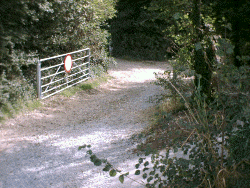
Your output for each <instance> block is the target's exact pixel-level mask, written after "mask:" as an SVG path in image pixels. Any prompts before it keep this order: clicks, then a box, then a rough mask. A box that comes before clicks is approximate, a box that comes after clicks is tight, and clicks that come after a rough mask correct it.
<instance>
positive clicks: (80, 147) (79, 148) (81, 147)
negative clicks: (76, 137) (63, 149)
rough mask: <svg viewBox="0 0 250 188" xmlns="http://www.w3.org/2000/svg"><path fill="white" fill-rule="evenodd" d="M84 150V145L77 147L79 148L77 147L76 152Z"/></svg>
mask: <svg viewBox="0 0 250 188" xmlns="http://www.w3.org/2000/svg"><path fill="white" fill-rule="evenodd" d="M84 148H86V144H85V145H83V146H79V147H78V151H79V150H81V149H84Z"/></svg>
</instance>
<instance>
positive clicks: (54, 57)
mask: <svg viewBox="0 0 250 188" xmlns="http://www.w3.org/2000/svg"><path fill="white" fill-rule="evenodd" d="M86 50H89V48H85V49H82V50H78V51H74V52H70V53H66V54H61V55H57V56H52V57H48V58H44V59H39V61H40V62H42V61H47V60H51V59H56V58H59V57H64V56H66V55H68V54H75V53H79V52H83V51H86Z"/></svg>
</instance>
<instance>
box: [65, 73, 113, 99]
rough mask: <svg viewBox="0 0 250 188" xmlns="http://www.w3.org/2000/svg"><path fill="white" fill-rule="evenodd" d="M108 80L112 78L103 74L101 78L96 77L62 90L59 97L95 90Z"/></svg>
mask: <svg viewBox="0 0 250 188" xmlns="http://www.w3.org/2000/svg"><path fill="white" fill-rule="evenodd" d="M109 79H112V77H111V76H108V75H107V74H105V75H104V74H103V75H102V76H99V77H96V78H94V79H89V80H87V81H86V82H83V83H81V84H78V85H76V86H73V87H71V88H68V89H66V90H64V91H63V92H62V93H61V95H63V96H65V97H72V96H74V95H75V94H76V93H77V92H78V91H82V90H91V89H94V88H97V87H98V86H99V85H100V84H101V83H105V82H107V81H108V80H109Z"/></svg>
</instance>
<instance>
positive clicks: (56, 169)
mask: <svg viewBox="0 0 250 188" xmlns="http://www.w3.org/2000/svg"><path fill="white" fill-rule="evenodd" d="M117 63H118V64H117V66H116V67H113V68H111V69H110V70H109V74H110V75H111V76H112V77H114V79H111V80H109V81H108V82H107V83H105V84H102V85H101V86H100V87H99V88H97V89H92V90H89V91H81V92H78V93H77V94H76V95H75V96H73V97H71V98H66V97H63V96H61V95H56V96H53V97H51V98H49V99H46V100H44V101H43V103H45V104H44V107H42V108H41V109H39V110H34V111H32V112H28V113H26V114H22V115H19V116H18V117H16V118H14V119H10V120H8V121H7V122H5V123H4V124H1V125H0V131H1V132H0V188H15V187H18V188H19V187H20V188H34V187H38V188H40V187H41V188H44V187H58V188H62V187H70V188H71V187H77V188H78V187H79V188H80V187H81V188H82V187H87V188H92V187H94V188H107V187H109V188H117V187H121V188H122V187H127V188H132V187H143V186H142V185H140V184H138V183H136V182H134V181H131V180H130V179H126V178H125V181H124V184H121V183H120V182H119V180H118V176H116V177H109V175H108V174H107V173H103V172H102V168H103V167H95V166H94V165H93V164H92V163H91V162H90V160H89V157H88V156H86V150H81V151H78V150H77V149H78V146H81V145H83V144H90V145H91V146H92V148H91V149H92V151H93V152H94V153H95V154H96V155H97V156H98V157H100V158H106V159H108V160H109V161H110V162H111V163H112V164H113V165H114V166H115V167H117V168H118V169H120V170H123V172H128V171H129V172H130V174H131V175H130V177H131V178H135V179H136V178H138V177H135V176H133V175H132V174H133V173H134V171H135V169H134V165H135V164H136V162H137V160H138V157H137V156H136V155H135V154H132V152H131V150H132V149H133V148H134V147H135V146H136V142H137V141H136V140H135V139H132V136H133V135H134V134H136V133H139V132H140V131H141V130H142V129H143V128H145V127H147V126H148V125H149V124H150V115H152V109H153V107H154V106H155V100H154V99H156V98H157V96H159V95H161V94H163V93H164V90H163V89H162V88H161V87H159V86H156V85H154V84H152V81H154V80H155V77H154V72H163V71H165V70H167V69H169V66H168V64H166V63H162V62H161V63H160V62H153V63H150V62H148V63H142V62H129V61H125V60H117Z"/></svg>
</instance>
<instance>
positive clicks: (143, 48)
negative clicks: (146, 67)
mask: <svg viewBox="0 0 250 188" xmlns="http://www.w3.org/2000/svg"><path fill="white" fill-rule="evenodd" d="M151 1H152V0H137V1H132V0H129V1H127V0H120V1H118V2H117V4H116V10H117V13H116V17H114V18H112V19H110V20H108V25H109V26H110V27H109V28H108V29H109V31H110V33H111V42H112V47H113V51H112V55H114V56H117V57H122V56H123V57H124V56H130V57H132V58H138V59H147V60H163V59H166V56H167V55H168V54H167V53H166V51H167V48H168V47H169V40H168V39H167V38H165V34H164V32H163V31H164V30H166V29H167V27H168V22H166V20H161V19H158V18H157V15H159V12H160V10H157V11H149V10H148V9H147V7H149V6H150V3H151Z"/></svg>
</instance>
